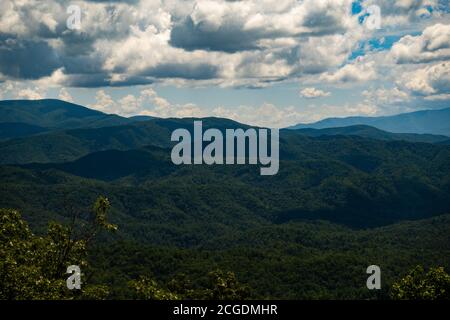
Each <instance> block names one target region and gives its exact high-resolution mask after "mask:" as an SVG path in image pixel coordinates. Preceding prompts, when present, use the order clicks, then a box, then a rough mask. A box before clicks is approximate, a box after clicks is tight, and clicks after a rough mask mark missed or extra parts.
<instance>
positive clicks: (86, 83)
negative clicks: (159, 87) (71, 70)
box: [66, 73, 154, 88]
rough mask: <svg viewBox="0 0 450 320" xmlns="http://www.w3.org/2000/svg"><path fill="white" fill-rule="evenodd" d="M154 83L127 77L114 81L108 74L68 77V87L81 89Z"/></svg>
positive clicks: (150, 80)
mask: <svg viewBox="0 0 450 320" xmlns="http://www.w3.org/2000/svg"><path fill="white" fill-rule="evenodd" d="M152 83H154V79H152V78H150V77H145V76H126V77H124V78H123V79H120V80H115V81H112V80H111V77H110V75H109V74H108V73H95V74H71V75H68V76H67V80H66V85H67V86H70V87H80V88H100V87H126V86H133V85H146V84H152Z"/></svg>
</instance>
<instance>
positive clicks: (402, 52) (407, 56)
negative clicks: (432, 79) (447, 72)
mask: <svg viewBox="0 0 450 320" xmlns="http://www.w3.org/2000/svg"><path fill="white" fill-rule="evenodd" d="M390 55H391V57H392V58H393V59H394V61H395V62H396V63H400V64H402V63H424V62H432V61H438V60H447V59H450V24H447V25H446V24H440V23H439V24H435V25H433V26H430V27H427V28H426V29H425V30H424V31H423V32H422V34H421V35H418V36H411V35H407V36H404V37H403V38H401V39H400V40H399V41H398V42H397V43H395V44H394V45H393V46H392V48H391V51H390Z"/></svg>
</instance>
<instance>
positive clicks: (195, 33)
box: [170, 17, 261, 53]
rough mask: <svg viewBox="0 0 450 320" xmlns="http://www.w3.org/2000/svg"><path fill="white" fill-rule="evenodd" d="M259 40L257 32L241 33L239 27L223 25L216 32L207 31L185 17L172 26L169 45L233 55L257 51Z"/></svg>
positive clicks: (201, 25) (259, 36) (202, 26)
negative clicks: (238, 52) (240, 52)
mask: <svg viewBox="0 0 450 320" xmlns="http://www.w3.org/2000/svg"><path fill="white" fill-rule="evenodd" d="M260 38H261V35H259V34H258V33H257V32H243V31H242V28H241V26H239V25H233V24H224V25H221V26H220V27H219V28H218V29H217V30H208V29H207V28H204V25H203V23H199V24H194V22H193V21H192V19H191V17H187V18H186V19H184V20H183V21H182V22H179V23H176V24H175V25H174V27H173V29H172V31H171V34H170V44H171V45H172V46H174V47H178V48H183V49H185V50H190V51H192V50H197V49H203V50H210V51H223V52H230V53H233V52H237V51H244V50H254V49H258V45H257V41H258V40H259V39H260Z"/></svg>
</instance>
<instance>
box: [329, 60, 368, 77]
mask: <svg viewBox="0 0 450 320" xmlns="http://www.w3.org/2000/svg"><path fill="white" fill-rule="evenodd" d="M375 67H376V66H375V62H374V61H367V62H365V61H364V60H358V61H356V62H354V63H349V64H346V65H345V66H343V67H342V68H340V69H338V70H337V71H335V72H327V73H324V74H323V75H321V77H320V79H321V80H323V81H326V82H332V83H347V82H365V81H369V80H374V79H376V77H377V72H376V68H375Z"/></svg>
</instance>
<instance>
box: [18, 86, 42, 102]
mask: <svg viewBox="0 0 450 320" xmlns="http://www.w3.org/2000/svg"><path fill="white" fill-rule="evenodd" d="M44 97H45V92H44V91H43V90H42V89H40V88H34V89H31V88H26V89H21V90H19V91H18V92H17V93H16V98H17V99H29V100H38V99H44Z"/></svg>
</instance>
